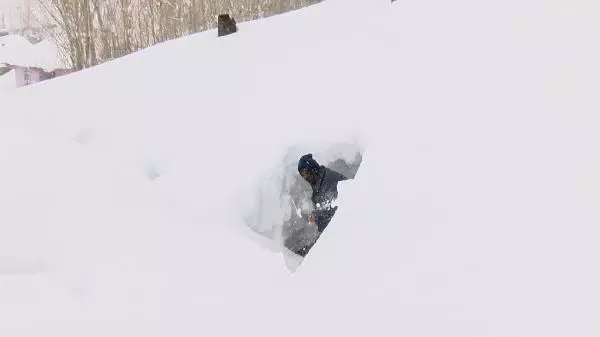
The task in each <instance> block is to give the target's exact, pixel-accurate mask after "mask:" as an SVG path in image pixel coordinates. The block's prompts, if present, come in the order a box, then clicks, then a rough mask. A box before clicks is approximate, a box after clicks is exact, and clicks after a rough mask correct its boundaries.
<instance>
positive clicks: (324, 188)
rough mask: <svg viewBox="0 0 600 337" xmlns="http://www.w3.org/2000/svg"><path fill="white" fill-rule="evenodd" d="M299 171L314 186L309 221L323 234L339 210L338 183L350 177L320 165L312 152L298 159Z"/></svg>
mask: <svg viewBox="0 0 600 337" xmlns="http://www.w3.org/2000/svg"><path fill="white" fill-rule="evenodd" d="M298 172H299V173H300V175H301V176H302V178H304V180H306V181H307V182H308V183H309V184H310V186H311V187H312V191H313V193H312V198H311V199H312V203H313V207H314V208H313V209H314V210H313V212H312V213H311V214H310V216H309V223H314V224H316V225H317V228H318V231H319V234H321V233H322V232H323V231H324V230H325V228H326V227H327V225H328V224H329V222H330V221H331V218H332V217H333V215H334V214H335V212H336V211H337V206H336V205H335V200H336V199H337V197H338V190H337V184H338V182H340V181H343V180H347V179H348V178H347V177H346V176H344V175H342V174H340V173H338V172H336V171H334V170H332V169H330V168H327V167H325V166H323V165H319V163H317V161H316V160H315V159H314V158H313V156H312V154H310V153H309V154H306V155H304V156H302V157H301V158H300V160H299V161H298Z"/></svg>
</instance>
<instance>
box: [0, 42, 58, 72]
mask: <svg viewBox="0 0 600 337" xmlns="http://www.w3.org/2000/svg"><path fill="white" fill-rule="evenodd" d="M0 63H6V64H10V65H13V66H21V67H32V68H41V69H43V70H45V71H53V70H56V69H66V68H68V67H66V66H65V64H64V62H62V60H61V58H60V56H59V53H58V48H57V47H56V45H55V44H54V43H52V42H51V41H48V40H43V41H42V42H40V43H37V44H32V43H31V42H29V40H27V39H26V38H24V37H22V36H20V35H7V36H2V37H0Z"/></svg>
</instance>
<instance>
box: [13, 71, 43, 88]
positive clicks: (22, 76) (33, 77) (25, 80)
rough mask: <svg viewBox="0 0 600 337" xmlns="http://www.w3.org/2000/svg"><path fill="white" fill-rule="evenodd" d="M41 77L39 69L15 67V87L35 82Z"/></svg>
mask: <svg viewBox="0 0 600 337" xmlns="http://www.w3.org/2000/svg"><path fill="white" fill-rule="evenodd" d="M41 79H42V74H41V70H38V69H33V68H24V67H15V80H16V81H17V88H20V87H23V86H26V85H30V84H33V83H37V82H39V81H40V80H41Z"/></svg>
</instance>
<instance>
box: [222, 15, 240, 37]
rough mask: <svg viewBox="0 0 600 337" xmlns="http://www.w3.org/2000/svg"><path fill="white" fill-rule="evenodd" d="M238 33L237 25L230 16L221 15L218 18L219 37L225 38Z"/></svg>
mask: <svg viewBox="0 0 600 337" xmlns="http://www.w3.org/2000/svg"><path fill="white" fill-rule="evenodd" d="M235 32H237V23H236V22H235V19H234V18H232V17H230V16H229V14H220V15H219V16H218V17H217V35H218V36H225V35H229V34H233V33H235Z"/></svg>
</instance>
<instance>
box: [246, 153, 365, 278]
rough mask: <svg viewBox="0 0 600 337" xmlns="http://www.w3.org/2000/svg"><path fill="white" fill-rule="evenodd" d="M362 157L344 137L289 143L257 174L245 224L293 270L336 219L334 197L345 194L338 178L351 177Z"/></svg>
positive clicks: (348, 178)
mask: <svg viewBox="0 0 600 337" xmlns="http://www.w3.org/2000/svg"><path fill="white" fill-rule="evenodd" d="M362 157H363V156H362V150H361V149H360V148H359V147H358V146H356V145H354V144H346V143H338V144H329V145H326V146H310V147H309V146H303V147H300V146H298V147H294V148H291V149H289V150H288V151H287V152H286V154H285V155H284V157H283V159H282V161H281V162H280V164H279V165H278V167H276V168H275V169H274V171H273V173H272V174H271V175H270V176H269V177H267V178H265V179H262V180H261V184H260V187H259V190H258V191H257V192H256V194H255V196H254V198H253V205H252V207H251V211H250V212H249V215H248V216H247V217H246V219H245V220H246V224H247V225H248V226H249V227H250V228H251V229H252V230H253V232H255V233H257V234H259V236H260V237H261V238H260V241H261V242H263V244H264V242H265V241H268V242H269V245H270V246H271V249H272V250H273V251H276V252H282V253H283V255H284V258H285V260H286V265H287V266H288V268H289V269H291V270H295V269H296V268H297V267H299V265H300V264H301V263H302V261H303V259H304V257H306V256H307V254H308V253H309V251H310V250H311V248H312V247H313V246H314V245H315V244H316V243H317V241H318V239H319V237H320V235H321V234H322V233H323V232H324V231H325V230H326V228H328V227H329V226H335V225H336V224H335V221H334V216H335V213H336V212H337V209H338V207H339V206H338V205H337V200H339V199H343V198H344V196H343V195H338V191H337V187H338V184H348V183H351V180H353V179H354V178H355V176H356V173H357V171H358V169H359V166H360V164H361V162H362ZM300 170H302V171H304V173H303V175H304V177H303V175H301V173H300Z"/></svg>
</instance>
